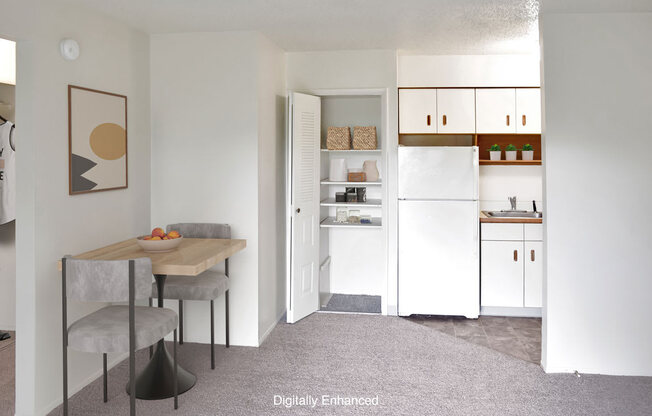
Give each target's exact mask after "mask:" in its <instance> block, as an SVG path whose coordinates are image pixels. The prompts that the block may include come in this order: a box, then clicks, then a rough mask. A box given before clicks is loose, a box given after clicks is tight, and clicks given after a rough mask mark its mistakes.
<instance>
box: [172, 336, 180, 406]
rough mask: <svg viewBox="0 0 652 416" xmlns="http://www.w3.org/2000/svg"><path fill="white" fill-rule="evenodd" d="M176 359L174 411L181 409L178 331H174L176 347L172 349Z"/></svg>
mask: <svg viewBox="0 0 652 416" xmlns="http://www.w3.org/2000/svg"><path fill="white" fill-rule="evenodd" d="M172 350H173V352H172V355H173V357H174V409H175V410H176V409H178V408H179V378H178V377H177V330H176V329H175V330H174V346H173V347H172Z"/></svg>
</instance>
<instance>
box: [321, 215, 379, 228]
mask: <svg viewBox="0 0 652 416" xmlns="http://www.w3.org/2000/svg"><path fill="white" fill-rule="evenodd" d="M319 226H320V227H321V228H381V227H382V226H383V224H382V219H381V218H376V217H374V218H372V219H371V224H346V223H344V224H342V223H339V222H335V218H333V217H326V218H324V219H323V220H322V221H321V223H320V224H319Z"/></svg>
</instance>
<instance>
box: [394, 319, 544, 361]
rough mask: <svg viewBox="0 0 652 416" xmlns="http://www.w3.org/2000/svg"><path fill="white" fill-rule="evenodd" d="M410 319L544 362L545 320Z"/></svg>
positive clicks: (530, 359)
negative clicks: (542, 328)
mask: <svg viewBox="0 0 652 416" xmlns="http://www.w3.org/2000/svg"><path fill="white" fill-rule="evenodd" d="M407 319H409V320H411V321H413V322H417V323H419V324H422V325H425V326H427V327H429V328H432V329H435V330H438V331H440V332H443V333H446V334H449V335H452V336H454V337H457V338H460V339H464V340H466V341H469V342H472V343H474V344H478V345H483V346H485V347H488V348H491V349H494V350H496V351H500V352H503V353H505V354H509V355H511V356H513V357H516V358H520V359H522V360H525V361H530V362H532V363H535V364H540V363H541V318H512V317H503V316H481V317H480V318H478V319H466V318H462V317H451V316H429V315H412V316H410V317H409V318H407Z"/></svg>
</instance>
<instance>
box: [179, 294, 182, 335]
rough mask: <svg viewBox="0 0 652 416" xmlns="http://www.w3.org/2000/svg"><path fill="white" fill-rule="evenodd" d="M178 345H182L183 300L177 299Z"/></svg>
mask: <svg viewBox="0 0 652 416" xmlns="http://www.w3.org/2000/svg"><path fill="white" fill-rule="evenodd" d="M179 345H183V300H181V299H179Z"/></svg>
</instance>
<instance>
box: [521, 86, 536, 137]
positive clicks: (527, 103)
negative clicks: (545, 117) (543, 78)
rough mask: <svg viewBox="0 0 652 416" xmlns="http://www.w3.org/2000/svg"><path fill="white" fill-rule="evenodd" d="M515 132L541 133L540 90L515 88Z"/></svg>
mask: <svg viewBox="0 0 652 416" xmlns="http://www.w3.org/2000/svg"><path fill="white" fill-rule="evenodd" d="M516 133H530V134H540V133H541V90H540V89H539V88H517V89H516Z"/></svg>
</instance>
